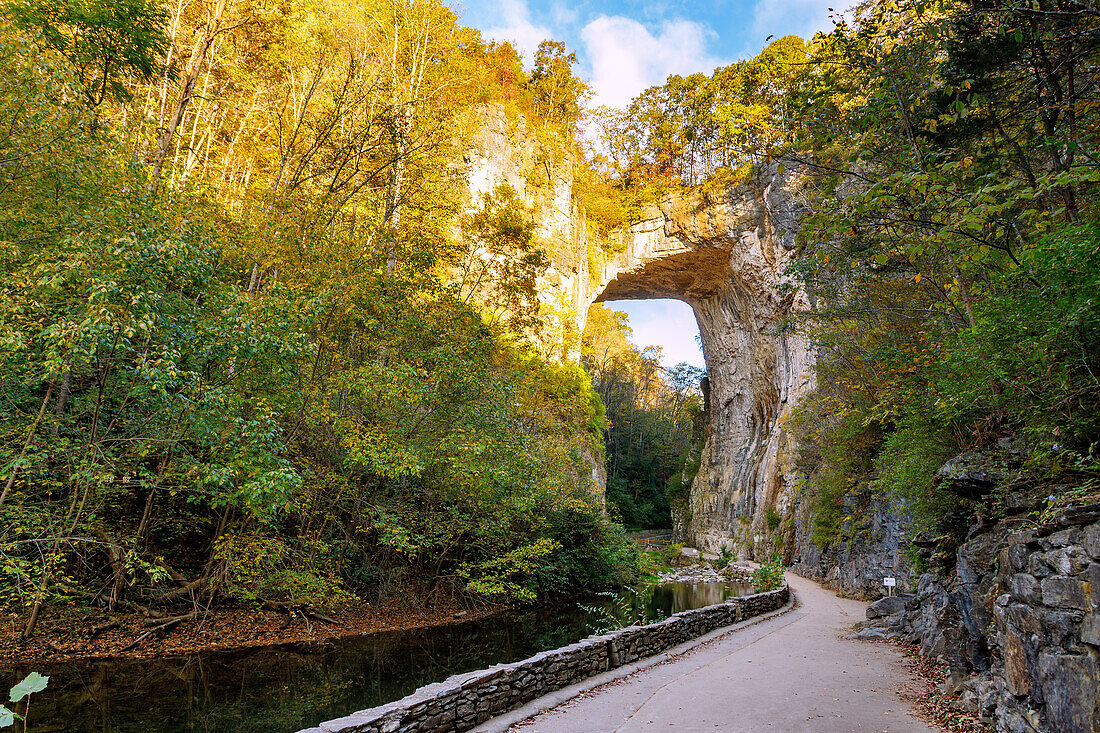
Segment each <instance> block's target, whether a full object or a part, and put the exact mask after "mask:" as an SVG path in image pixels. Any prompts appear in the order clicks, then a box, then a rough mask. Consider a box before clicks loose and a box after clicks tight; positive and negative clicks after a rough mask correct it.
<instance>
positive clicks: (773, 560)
mask: <svg viewBox="0 0 1100 733" xmlns="http://www.w3.org/2000/svg"><path fill="white" fill-rule="evenodd" d="M782 585H783V561H782V560H781V559H780V557H779V553H778V552H777V553H775V554H774V555H772V556H771V557H770V558H769V559H767V560H765V561H764V562H762V563H760V567H758V568H757V569H756V570H755V571H753V574H752V587H753V589H754V590H755V591H756V592H757V593H766V592H767V591H770V590H776V589H778V588H780V587H782Z"/></svg>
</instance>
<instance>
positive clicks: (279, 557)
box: [214, 533, 352, 610]
mask: <svg viewBox="0 0 1100 733" xmlns="http://www.w3.org/2000/svg"><path fill="white" fill-rule="evenodd" d="M214 559H215V560H218V561H220V562H221V563H222V567H223V570H222V574H221V577H220V578H219V580H218V582H219V583H221V584H222V588H221V589H220V590H221V591H222V592H223V593H225V594H226V595H227V596H229V597H231V598H234V599H236V600H240V601H244V602H246V603H255V604H262V603H264V602H265V601H276V602H279V603H285V604H286V605H288V606H291V607H299V606H301V607H309V608H312V609H315V610H331V609H335V608H339V607H341V606H343V605H345V604H346V603H348V602H349V601H350V600H351V599H352V596H351V595H350V594H349V593H348V592H347V591H345V590H344V588H343V583H342V582H341V579H340V577H339V576H338V575H337V570H338V568H337V567H336V565H335V562H334V558H333V553H332V550H331V548H329V547H328V546H327V545H325V544H324V543H321V542H317V541H314V542H312V543H311V542H302V543H295V544H293V545H292V544H291V543H289V542H288V541H287V539H286V538H284V537H280V536H279V535H277V534H274V533H270V534H267V535H244V534H235V535H231V536H223V537H222V538H221V539H219V540H218V544H217V546H216V548H215V550H214Z"/></svg>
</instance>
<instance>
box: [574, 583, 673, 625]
mask: <svg viewBox="0 0 1100 733" xmlns="http://www.w3.org/2000/svg"><path fill="white" fill-rule="evenodd" d="M652 595H653V586H646V587H642V588H633V587H627V588H623V589H622V590H621V591H619V592H618V593H606V592H605V593H600V594H598V596H599V597H601V598H604V599H607V600H606V601H605V602H603V603H597V604H593V605H584V604H582V605H581V608H582V609H583V610H584V611H586V612H587V613H588V614H589V615H590V616H591V617H592V620H591V621H589V623H588V627H589V631H591V633H593V634H606V633H608V632H609V631H617V630H619V629H625V628H627V627H630V626H644V625H646V624H652V623H656V622H658V621H660V620H661V619H662V618H664V614H663V612H660V613H658V614H657V616H656V617H655V618H653V617H651V616H650V614H649V607H648V606H649V599H650V598H651V597H652Z"/></svg>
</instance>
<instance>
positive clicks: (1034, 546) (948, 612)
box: [857, 505, 1100, 733]
mask: <svg viewBox="0 0 1100 733" xmlns="http://www.w3.org/2000/svg"><path fill="white" fill-rule="evenodd" d="M1098 519H1100V505H1091V506H1085V507H1078V508H1076V509H1073V510H1070V511H1067V512H1063V513H1061V514H1059V515H1058V516H1056V517H1054V518H1052V519H1051V520H1050V521H1048V522H1046V523H1043V524H1036V523H1035V522H1034V521H1033V520H1032V519H1027V518H1023V517H1019V516H1017V517H1013V518H1010V519H1006V520H1003V521H1001V522H999V523H997V524H996V525H993V526H992V527H988V528H978V527H976V528H974V530H975V531H974V532H973V536H972V537H971V539H970V540H968V541H967V542H965V543H964V544H963V545H962V546H961V547H959V549H958V553H957V561H956V563H955V567H954V568H953V571H954V572H953V573H952V575H950V576H949V577H948V579H946V580H944V579H941V578H939V577H937V576H936V575H933V574H931V573H929V574H926V575H923V576H921V578H920V580H919V582H918V586H917V592H916V594H914V595H913V596H911V597H910V598H909V599H908V601H907V602H906V603H905V610H904V613H900V614H895V615H890V616H885V615H884V616H883V618H881V619H879V620H878V621H875V622H871V624H870V625H867V626H866V627H865V628H863V629H861V630H860V631H859V632H857V634H858V635H861V636H860V638H887V637H891V636H894V637H901V638H903V639H905V640H906V641H909V642H912V643H914V644H917V645H919V647H920V650H921V653H922V654H924V655H926V656H929V657H932V658H934V659H937V660H939V661H941V662H943V663H944V664H946V665H947V666H948V667H949V668H950V670H951V672H952V674H951V679H949V680H948V681H947V682H946V683H945V684H944V685H943V692H945V693H946V694H947V695H948V696H949V697H951V698H954V704H956V705H957V706H958V707H960V708H963V709H966V710H968V711H970V712H973V713H977V714H979V715H980V716H981V717H982V718H984V719H985V720H986V721H987V722H989V723H991V724H992V725H994V726H995V727H996V729H997V730H998V731H1012V732H1013V733H1040V732H1043V733H1045V732H1048V731H1049V732H1052V733H1053V732H1055V731H1056V732H1057V733H1092V732H1094V731H1097V730H1100V590H1098V589H1100V521H1096V520H1098ZM880 603H881V602H880ZM876 605H877V604H876ZM873 607H874V606H873ZM869 615H870V614H869ZM875 629H877V631H876V630H875Z"/></svg>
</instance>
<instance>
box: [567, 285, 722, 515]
mask: <svg viewBox="0 0 1100 733" xmlns="http://www.w3.org/2000/svg"><path fill="white" fill-rule="evenodd" d="M582 359H583V362H584V366H585V368H586V369H587V370H588V373H589V374H590V375H591V376H592V384H593V387H594V388H595V390H596V392H597V393H598V394H599V396H600V399H601V400H602V401H603V404H604V406H605V407H606V408H607V427H606V429H605V430H604V446H605V449H606V457H607V507H608V511H609V512H610V513H611V514H612V516H613V517H615V518H616V519H618V520H619V521H621V522H622V523H623V525H624V526H625V527H626V528H627V529H628V530H657V529H666V528H667V529H671V527H672V507H673V506H674V505H675V504H676V503H677V502H678V501H683V500H684V499H686V496H687V493H688V489H689V487H690V480H691V478H690V477H691V476H692V475H694V471H693V470H689V471H687V472H685V466H686V465H687V464H690V461H691V457H692V456H693V455H698V452H699V450H698V448H699V446H698V445H697V444H699V443H701V441H702V430H703V420H702V415H703V413H702V410H703V397H702V392H701V390H700V380H701V379H702V377H703V376H704V374H705V369H704V361H703V353H702V350H701V348H700V345H699V328H698V325H697V324H696V321H695V314H694V312H693V311H692V309H691V306H689V305H688V304H686V303H684V302H682V301H679V300H667V299H660V300H626V301H612V302H608V303H596V304H594V305H593V306H592V307H591V308H590V309H589V311H588V318H587V323H586V326H585V332H584V343H583V349H582ZM685 476H687V478H686V480H685Z"/></svg>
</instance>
